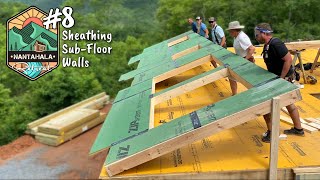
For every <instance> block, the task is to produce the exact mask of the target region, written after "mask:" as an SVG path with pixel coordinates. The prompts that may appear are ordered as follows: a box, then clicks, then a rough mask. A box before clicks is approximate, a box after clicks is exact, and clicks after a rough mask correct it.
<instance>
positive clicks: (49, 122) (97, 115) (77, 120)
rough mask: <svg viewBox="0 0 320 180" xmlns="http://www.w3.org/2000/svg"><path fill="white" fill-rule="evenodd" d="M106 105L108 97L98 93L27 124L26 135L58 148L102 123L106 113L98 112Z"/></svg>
mask: <svg viewBox="0 0 320 180" xmlns="http://www.w3.org/2000/svg"><path fill="white" fill-rule="evenodd" d="M107 103H109V96H108V95H106V94H105V93H100V94H98V95H95V96H93V97H91V98H88V99H86V100H84V101H81V102H79V103H77V104H74V105H72V106H69V107H67V108H65V109H62V110H60V111H58V112H55V113H53V114H50V115H48V116H45V117H43V118H40V119H38V120H36V121H34V122H32V123H29V124H28V127H27V131H26V133H28V134H32V135H35V138H36V140H38V141H39V142H41V143H43V144H47V145H51V146H58V145H60V144H62V143H64V142H65V141H68V140H71V139H72V138H74V137H76V136H77V135H79V134H81V133H83V132H85V131H87V130H89V129H91V128H93V127H95V126H96V125H98V124H100V123H102V122H103V121H104V120H105V118H106V113H101V112H100V111H99V110H100V109H102V108H103V107H104V105H105V104H107Z"/></svg>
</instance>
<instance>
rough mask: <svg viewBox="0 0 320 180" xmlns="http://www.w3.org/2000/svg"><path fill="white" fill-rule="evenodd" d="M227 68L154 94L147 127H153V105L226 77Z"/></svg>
mask: <svg viewBox="0 0 320 180" xmlns="http://www.w3.org/2000/svg"><path fill="white" fill-rule="evenodd" d="M228 72H229V71H228V68H223V69H221V70H219V71H217V72H214V73H211V74H208V75H206V76H204V77H201V78H199V79H195V80H194V81H191V82H189V83H186V84H183V82H182V83H180V84H181V85H180V84H178V87H176V88H174V89H171V90H169V91H167V92H165V93H162V94H160V95H158V96H154V97H153V98H152V99H151V104H150V120H149V122H150V123H149V129H151V128H153V127H154V107H155V106H156V105H157V104H159V103H162V102H164V101H166V100H169V99H172V98H174V97H177V96H179V95H181V94H185V93H187V92H190V91H192V90H194V89H197V88H199V87H202V86H205V85H207V84H209V83H212V82H214V81H216V80H219V79H221V78H224V77H227V76H228Z"/></svg>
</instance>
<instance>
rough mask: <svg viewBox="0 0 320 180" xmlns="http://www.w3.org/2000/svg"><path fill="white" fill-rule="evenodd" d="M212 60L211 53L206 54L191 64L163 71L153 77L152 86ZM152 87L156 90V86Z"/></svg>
mask: <svg viewBox="0 0 320 180" xmlns="http://www.w3.org/2000/svg"><path fill="white" fill-rule="evenodd" d="M212 60H213V59H212V56H211V55H206V56H204V57H202V58H199V59H197V60H195V61H193V62H191V63H189V64H186V65H184V66H181V67H178V68H175V69H173V70H171V71H168V72H166V73H163V74H161V75H159V76H156V77H154V78H153V83H152V86H155V84H157V83H158V82H161V81H164V80H166V79H169V78H171V77H173V76H176V75H178V74H181V73H183V72H185V71H188V70H190V69H193V68H195V67H197V66H200V65H202V64H204V63H206V62H209V61H212ZM152 89H153V90H154V88H152ZM152 93H154V91H152Z"/></svg>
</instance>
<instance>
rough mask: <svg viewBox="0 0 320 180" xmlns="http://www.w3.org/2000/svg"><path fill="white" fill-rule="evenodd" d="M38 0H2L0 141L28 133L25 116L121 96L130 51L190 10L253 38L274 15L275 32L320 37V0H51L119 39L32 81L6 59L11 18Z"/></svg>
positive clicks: (171, 31) (179, 23) (173, 31)
mask: <svg viewBox="0 0 320 180" xmlns="http://www.w3.org/2000/svg"><path fill="white" fill-rule="evenodd" d="M23 2H25V3H23ZM34 2H38V1H19V2H18V1H16V2H12V1H2V2H0V17H1V18H0V23H1V24H0V32H1V34H0V55H1V57H2V63H1V66H0V72H1V73H0V117H1V124H0V145H2V144H6V143H8V142H10V141H12V140H13V139H15V138H17V137H18V136H20V135H21V134H23V133H24V131H25V128H26V124H28V123H29V122H31V121H33V120H35V119H37V118H39V117H42V116H45V115H47V114H49V113H52V112H55V111H57V110H59V109H62V108H64V107H66V106H69V105H71V104H73V103H76V102H79V101H81V100H82V99H85V98H87V97H90V96H92V95H94V94H96V93H99V92H101V91H105V92H106V93H107V94H110V95H111V96H115V95H116V94H117V92H118V91H119V90H121V89H123V88H125V87H127V86H129V85H130V82H125V83H119V82H118V79H119V77H120V75H121V74H124V73H126V72H128V71H130V70H133V69H135V66H136V65H131V66H128V65H127V62H128V61H129V59H130V57H132V56H135V55H137V54H139V53H141V52H142V50H143V49H144V48H146V47H148V46H150V45H152V44H155V43H157V42H161V41H163V40H165V39H168V38H170V37H172V36H175V35H177V34H180V33H183V32H185V31H188V30H190V26H189V24H188V23H187V18H189V17H192V18H195V17H196V16H198V15H199V16H202V17H203V19H204V22H205V23H206V24H207V25H208V22H207V20H208V18H209V17H210V16H214V17H217V18H218V24H220V25H221V26H222V27H223V29H226V28H227V26H228V23H229V22H230V21H234V20H239V21H240V23H241V24H243V25H245V26H246V28H245V29H244V31H245V32H246V33H247V34H248V35H249V37H250V38H251V39H252V40H253V41H254V36H253V28H254V25H255V24H257V23H260V22H268V23H270V24H271V25H272V27H273V28H274V29H275V36H277V37H280V38H281V39H282V40H284V41H296V40H297V39H302V40H313V39H320V26H319V24H320V23H319V21H320V20H319V18H318V17H317V15H318V10H319V9H320V4H319V3H318V1H317V0H304V1H296V0H284V1H283V0H277V1H276V0H270V1H265V0H264V1H263V0H245V1H244V0H239V1H234V0H230V1H226V0H183V1H180V0H104V1H102V0H65V1H62V0H61V1H56V3H54V4H52V6H55V5H60V7H64V6H71V7H73V11H74V12H73V17H74V18H75V21H76V23H75V26H74V27H73V28H71V29H70V30H72V31H73V32H79V33H80V32H83V33H85V32H87V31H88V30H100V32H103V33H112V43H107V42H102V41H100V42H97V44H98V45H99V46H112V48H113V50H112V53H111V55H105V54H100V55H99V54H89V55H88V54H86V53H82V54H80V55H79V54H78V55H69V54H68V55H64V54H62V53H61V58H60V59H62V57H64V56H67V57H72V58H75V59H76V58H77V57H79V56H84V57H85V58H86V59H89V60H90V67H88V68H70V67H68V68H63V67H62V66H61V65H60V67H59V68H58V69H56V70H54V71H53V72H51V73H49V74H47V75H45V76H44V77H41V78H40V79H38V80H37V81H29V80H27V79H26V78H24V77H22V76H20V75H19V74H17V73H15V72H13V71H12V70H10V69H9V68H7V67H6V65H5V62H6V60H5V57H6V20H7V19H8V18H9V17H11V16H12V15H14V14H16V13H18V12H19V11H21V10H23V9H25V8H27V7H28V6H30V5H31V4H32V3H34ZM34 5H37V4H34ZM40 5H41V6H42V7H41V6H40ZM39 7H40V8H43V9H44V10H46V11H47V10H48V9H49V8H50V4H48V3H44V1H41V0H40V1H39ZM61 30H63V29H61ZM225 33H226V35H227V40H228V45H229V46H231V45H232V41H233V40H232V39H231V37H230V36H229V35H228V32H227V31H225ZM64 43H66V44H68V45H70V46H72V45H74V44H75V43H74V42H69V41H68V42H67V41H63V40H61V41H60V45H62V44H64ZM78 43H79V45H84V44H86V43H87V42H86V41H79V42H78Z"/></svg>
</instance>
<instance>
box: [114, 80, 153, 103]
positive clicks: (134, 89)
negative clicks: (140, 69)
mask: <svg viewBox="0 0 320 180" xmlns="http://www.w3.org/2000/svg"><path fill="white" fill-rule="evenodd" d="M151 86H152V79H149V80H147V81H144V82H142V83H139V84H137V85H135V86H130V87H128V88H125V89H122V90H121V91H119V92H118V94H117V96H116V98H115V99H114V101H113V102H114V103H116V102H118V101H121V100H123V99H126V98H128V97H131V96H133V95H136V94H138V93H141V92H142V91H146V90H148V89H151Z"/></svg>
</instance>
